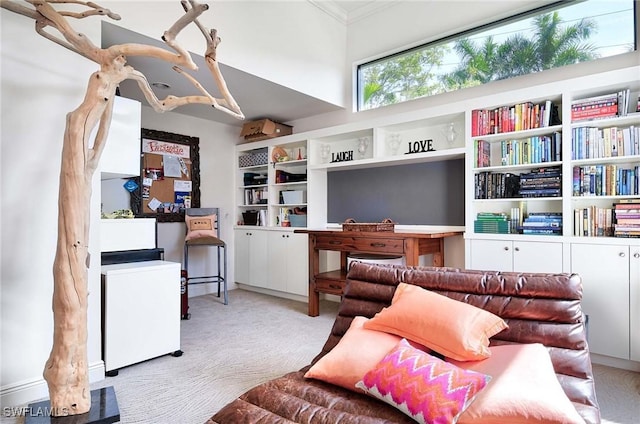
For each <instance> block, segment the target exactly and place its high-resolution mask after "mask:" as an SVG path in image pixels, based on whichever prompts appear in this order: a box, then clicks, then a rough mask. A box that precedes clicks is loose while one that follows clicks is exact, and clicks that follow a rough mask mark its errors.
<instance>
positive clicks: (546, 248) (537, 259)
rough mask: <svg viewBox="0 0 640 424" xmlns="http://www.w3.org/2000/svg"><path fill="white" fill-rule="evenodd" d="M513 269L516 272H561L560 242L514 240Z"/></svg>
mask: <svg viewBox="0 0 640 424" xmlns="http://www.w3.org/2000/svg"><path fill="white" fill-rule="evenodd" d="M513 270H514V271H516V272H545V273H555V272H562V243H548V242H539V241H514V242H513Z"/></svg>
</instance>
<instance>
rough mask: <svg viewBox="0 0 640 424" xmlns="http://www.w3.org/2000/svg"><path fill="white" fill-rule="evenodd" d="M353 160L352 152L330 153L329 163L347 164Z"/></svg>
mask: <svg viewBox="0 0 640 424" xmlns="http://www.w3.org/2000/svg"><path fill="white" fill-rule="evenodd" d="M350 160H353V150H346V151H344V152H336V153H331V162H332V163H333V162H347V161H350Z"/></svg>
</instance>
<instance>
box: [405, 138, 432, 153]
mask: <svg viewBox="0 0 640 424" xmlns="http://www.w3.org/2000/svg"><path fill="white" fill-rule="evenodd" d="M435 151H436V149H434V148H433V140H432V139H428V140H418V141H410V142H409V151H407V153H405V155H409V154H412V153H426V152H435Z"/></svg>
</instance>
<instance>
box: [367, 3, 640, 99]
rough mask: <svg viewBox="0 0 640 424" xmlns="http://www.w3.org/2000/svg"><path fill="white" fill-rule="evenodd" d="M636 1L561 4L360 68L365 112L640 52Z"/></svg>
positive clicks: (378, 60)
mask: <svg viewBox="0 0 640 424" xmlns="http://www.w3.org/2000/svg"><path fill="white" fill-rule="evenodd" d="M635 4H636V2H634V1H633V0H617V1H602V0H588V1H581V2H575V1H571V2H568V1H562V2H558V3H554V4H553V5H551V6H549V7H545V8H540V9H536V10H535V11H532V12H529V13H527V14H521V15H518V16H515V17H512V18H509V19H505V20H501V21H499V22H496V23H493V24H490V25H485V26H482V27H480V28H476V29H474V30H470V31H466V32H464V33H462V34H458V35H455V36H452V37H448V38H447V39H443V40H438V41H435V42H432V43H428V44H425V45H422V46H419V47H416V48H413V49H410V50H407V51H403V52H399V53H396V54H394V55H391V56H387V57H384V58H380V59H377V60H375V61H371V62H368V63H364V64H361V65H359V66H358V70H357V73H358V79H357V81H358V110H366V109H374V108H377V107H381V106H386V105H390V104H394V103H399V102H403V101H407V100H412V99H416V98H420V97H426V96H431V95H435V94H440V93H445V92H449V91H455V90H459V89H462V88H466V87H472V86H476V85H482V84H486V83H489V82H491V81H496V80H502V79H507V78H512V77H516V76H520V75H527V74H531V73H536V72H540V71H544V70H546V69H552V68H557V67H561V66H565V65H571V64H575V63H580V62H585V61H591V60H594V59H598V58H602V57H609V56H614V55H617V54H622V53H626V52H630V51H634V50H636V49H637V40H636V35H635V34H636V30H635V19H634V15H635V9H634V7H635Z"/></svg>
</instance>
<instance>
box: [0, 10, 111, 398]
mask: <svg viewBox="0 0 640 424" xmlns="http://www.w3.org/2000/svg"><path fill="white" fill-rule="evenodd" d="M0 20H1V24H2V30H1V31H2V32H1V34H2V37H1V39H2V43H1V48H2V51H1V53H2V60H1V62H2V75H1V79H2V80H1V85H0V88H1V92H2V109H1V118H2V129H1V149H0V151H1V162H0V164H1V165H0V171H1V175H2V178H1V187H2V191H1V193H0V196H1V198H0V203H1V204H2V216H1V221H0V222H1V226H0V229H1V231H2V234H1V249H2V250H1V253H2V265H1V271H0V272H1V274H0V275H1V286H0V302H1V303H0V310H1V312H0V317H1V318H0V322H1V333H0V335H1V338H0V340H1V343H2V346H1V348H0V349H1V357H2V361H1V368H0V395H1V399H2V404H3V405H7V404H8V405H15V404H16V403H18V402H25V401H30V400H33V399H34V397H35V398H38V397H44V396H46V395H47V393H48V392H47V389H46V385H45V384H44V380H42V371H43V369H44V363H45V361H46V359H47V357H48V355H49V352H50V350H51V345H52V338H53V314H52V310H51V298H52V293H53V271H52V266H53V258H54V253H55V249H56V239H57V232H56V228H57V218H58V210H57V201H58V178H59V173H60V157H61V151H62V139H63V134H64V128H65V115H66V114H67V112H69V111H71V110H73V109H75V108H76V107H77V106H78V105H79V104H80V103H81V101H82V99H83V97H84V94H85V90H86V83H87V81H88V79H89V76H90V75H91V73H92V72H94V71H95V70H97V66H96V65H95V64H94V63H92V62H90V61H88V60H86V59H84V58H82V57H80V56H79V55H77V54H74V53H71V52H69V51H67V50H66V49H64V48H62V47H59V46H57V45H55V44H53V43H52V42H50V41H47V40H45V39H44V38H42V37H40V36H38V35H37V34H36V33H35V31H34V29H33V28H34V24H33V21H32V20H30V19H26V18H23V17H21V16H18V15H16V14H13V13H9V12H6V11H4V10H2V11H1V12H0ZM77 28H79V29H80V30H81V31H82V32H84V33H85V34H87V35H88V36H89V37H91V38H92V39H94V40H95V39H96V38H95V37H96V36H97V37H98V38H97V39H98V40H99V33H96V31H99V26H98V27H96V26H95V25H86V24H85V23H84V22H80V23H78V26H77ZM98 42H99V41H98ZM98 178H99V177H98V176H97V175H96V179H95V180H94V182H95V184H94V193H95V191H96V190H97V192H98V195H97V196H95V195H94V197H93V199H92V223H91V225H92V231H91V235H90V245H89V252H90V253H91V255H92V261H91V268H90V270H89V292H90V294H89V311H88V313H89V320H88V331H89V340H88V355H89V367H90V371H91V378H92V379H95V378H102V377H103V375H104V368H103V366H102V360H101V352H100V349H101V343H100V279H99V277H100V275H99V268H100V253H99V249H98V239H97V234H98V232H97V231H98V225H97V219H98V218H99V215H97V214H96V213H95V212H96V211H99V190H100V189H99V184H97V181H98Z"/></svg>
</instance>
